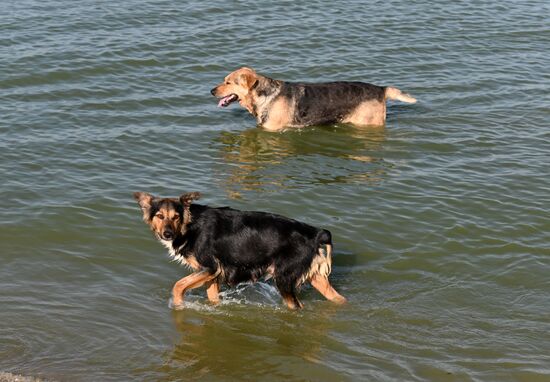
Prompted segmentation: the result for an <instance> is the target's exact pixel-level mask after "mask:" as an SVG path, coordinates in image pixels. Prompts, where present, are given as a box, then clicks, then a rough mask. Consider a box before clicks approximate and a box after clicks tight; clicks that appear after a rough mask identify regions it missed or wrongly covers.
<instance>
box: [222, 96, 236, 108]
mask: <svg viewBox="0 0 550 382" xmlns="http://www.w3.org/2000/svg"><path fill="white" fill-rule="evenodd" d="M232 96H233V95H228V96H227V97H223V98H222V99H221V100H220V101H219V102H218V107H226V106H227V100H229V99H230V98H231V97H232Z"/></svg>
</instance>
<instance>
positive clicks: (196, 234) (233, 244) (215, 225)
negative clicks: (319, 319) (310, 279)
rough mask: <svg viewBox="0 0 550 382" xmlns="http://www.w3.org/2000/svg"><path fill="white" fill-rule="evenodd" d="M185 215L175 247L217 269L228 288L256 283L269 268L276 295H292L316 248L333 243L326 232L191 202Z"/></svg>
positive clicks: (276, 217)
mask: <svg viewBox="0 0 550 382" xmlns="http://www.w3.org/2000/svg"><path fill="white" fill-rule="evenodd" d="M190 213H191V217H192V221H191V223H190V224H188V225H187V227H186V229H185V233H183V234H182V235H181V236H179V237H178V238H176V240H174V242H173V246H174V249H175V250H176V251H177V253H178V254H180V255H182V256H184V257H186V258H187V257H189V256H194V257H195V259H196V260H197V262H198V263H199V264H200V265H201V267H203V269H205V270H208V271H210V272H211V273H214V272H215V271H216V270H217V269H218V267H221V268H222V270H223V277H224V281H225V282H226V283H227V284H229V285H236V284H238V283H241V282H248V281H252V282H254V281H257V280H258V279H259V278H261V277H262V276H265V275H266V272H267V269H268V268H269V267H270V266H273V269H274V274H273V277H274V279H275V283H276V285H277V288H278V289H279V291H280V292H281V294H282V295H283V296H284V295H292V296H294V293H295V288H296V287H297V286H298V282H299V280H300V278H301V277H302V276H303V275H304V274H305V273H306V272H307V271H308V270H309V268H310V266H311V263H312V260H313V258H314V256H316V255H317V254H318V249H319V247H320V246H321V245H324V244H332V238H331V234H330V232H329V231H327V230H324V229H319V228H315V227H313V226H310V225H308V224H305V223H301V222H299V221H296V220H292V219H289V218H286V217H283V216H280V215H275V214H270V213H266V212H250V211H238V210H234V209H231V208H228V207H224V208H212V207H208V206H205V205H199V204H192V205H191V206H190ZM183 243H185V245H183V246H181V245H182V244H183ZM180 246H181V247H180Z"/></svg>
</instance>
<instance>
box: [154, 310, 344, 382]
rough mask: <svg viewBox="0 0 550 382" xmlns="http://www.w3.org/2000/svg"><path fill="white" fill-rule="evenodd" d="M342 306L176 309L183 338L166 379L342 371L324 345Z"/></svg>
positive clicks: (282, 377) (167, 365)
mask: <svg viewBox="0 0 550 382" xmlns="http://www.w3.org/2000/svg"><path fill="white" fill-rule="evenodd" d="M337 309H338V307H335V306H334V305H332V304H320V305H319V306H316V307H315V311H314V312H313V311H308V312H305V313H296V312H290V311H287V310H283V309H274V308H272V307H254V306H251V305H245V306H242V307H240V306H231V307H226V308H225V309H219V308H217V309H216V310H214V311H201V310H198V311H197V310H193V309H187V310H181V311H174V312H173V319H174V323H175V326H176V328H177V330H178V332H180V333H181V339H180V341H179V343H178V344H176V345H175V346H174V348H173V349H172V350H171V351H170V353H168V354H167V359H165V364H164V366H163V368H162V372H163V374H165V375H166V380H174V379H173V378H185V380H193V379H197V380H205V378H206V379H207V380H229V381H231V380H247V379H248V378H246V377H247V376H250V375H255V376H257V377H260V376H263V377H271V378H268V379H273V380H289V379H292V380H294V379H295V378H296V377H298V380H300V378H299V376H300V375H301V374H302V373H305V374H304V375H308V373H309V375H311V369H313V370H317V372H319V371H321V372H322V373H323V374H322V375H325V376H327V375H328V376H330V375H331V374H334V375H335V376H336V375H337V374H336V372H335V371H334V370H333V369H331V367H330V362H329V361H327V360H326V359H325V358H326V355H327V354H326V353H327V351H326V349H323V348H324V347H325V346H326V345H327V344H328V343H330V340H329V338H328V337H329V335H328V334H329V331H330V330H331V329H332V322H333V316H334V315H335V314H336V313H337ZM314 374H315V373H314ZM341 379H342V378H341V376H340V377H339V378H338V380H341Z"/></svg>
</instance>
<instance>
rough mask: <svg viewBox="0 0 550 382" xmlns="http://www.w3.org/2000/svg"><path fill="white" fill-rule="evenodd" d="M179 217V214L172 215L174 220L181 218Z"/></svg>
mask: <svg viewBox="0 0 550 382" xmlns="http://www.w3.org/2000/svg"><path fill="white" fill-rule="evenodd" d="M179 218H180V216H179V215H174V216H173V217H172V220H179Z"/></svg>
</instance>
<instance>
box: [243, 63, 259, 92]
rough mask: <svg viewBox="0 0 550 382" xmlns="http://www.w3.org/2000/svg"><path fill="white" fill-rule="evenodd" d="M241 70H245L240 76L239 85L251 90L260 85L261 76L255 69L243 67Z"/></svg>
mask: <svg viewBox="0 0 550 382" xmlns="http://www.w3.org/2000/svg"><path fill="white" fill-rule="evenodd" d="M243 69H244V70H243ZM241 70H243V73H242V74H241V75H240V76H239V85H242V86H244V87H246V88H247V89H250V90H252V89H254V88H255V87H256V86H258V82H259V78H258V75H257V74H256V72H255V71H254V70H252V69H250V68H241Z"/></svg>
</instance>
